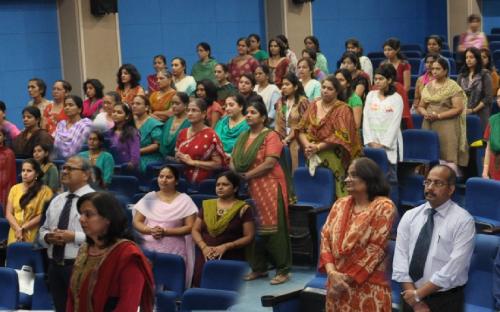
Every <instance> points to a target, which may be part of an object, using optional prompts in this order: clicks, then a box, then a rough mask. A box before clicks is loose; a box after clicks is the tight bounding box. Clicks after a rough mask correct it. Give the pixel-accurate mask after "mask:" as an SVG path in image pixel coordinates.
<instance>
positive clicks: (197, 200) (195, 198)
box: [189, 194, 217, 209]
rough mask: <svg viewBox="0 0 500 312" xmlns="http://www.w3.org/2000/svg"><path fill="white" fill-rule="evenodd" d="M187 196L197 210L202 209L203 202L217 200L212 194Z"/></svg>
mask: <svg viewBox="0 0 500 312" xmlns="http://www.w3.org/2000/svg"><path fill="white" fill-rule="evenodd" d="M189 196H190V197H191V199H192V200H193V202H194V204H195V205H196V207H198V209H201V208H202V205H203V201H204V200H208V199H215V198H217V195H213V194H191V195H189Z"/></svg>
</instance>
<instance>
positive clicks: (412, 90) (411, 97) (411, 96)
mask: <svg viewBox="0 0 500 312" xmlns="http://www.w3.org/2000/svg"><path fill="white" fill-rule="evenodd" d="M414 99H415V87H410V90H409V91H408V100H409V101H410V102H412V103H413V100H414Z"/></svg>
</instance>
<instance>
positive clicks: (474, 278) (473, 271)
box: [465, 234, 500, 312]
mask: <svg viewBox="0 0 500 312" xmlns="http://www.w3.org/2000/svg"><path fill="white" fill-rule="evenodd" d="M499 246H500V237H499V236H496V235H485V234H477V235H476V242H475V246H474V253H473V254H472V258H471V262H470V268H469V279H468V281H467V285H466V287H465V311H466V312H493V311H496V310H495V302H494V299H493V293H492V290H493V279H494V278H495V276H494V272H495V270H494V261H495V257H496V255H497V252H498V247H499Z"/></svg>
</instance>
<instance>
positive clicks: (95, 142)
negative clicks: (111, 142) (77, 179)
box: [78, 130, 115, 185]
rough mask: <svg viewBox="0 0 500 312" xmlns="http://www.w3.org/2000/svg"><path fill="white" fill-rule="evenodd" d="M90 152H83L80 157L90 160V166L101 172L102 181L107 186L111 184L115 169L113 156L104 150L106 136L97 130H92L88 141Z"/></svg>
mask: <svg viewBox="0 0 500 312" xmlns="http://www.w3.org/2000/svg"><path fill="white" fill-rule="evenodd" d="M87 145H88V146H89V149H88V151H83V152H81V153H80V154H78V155H79V156H81V157H83V158H85V159H88V160H89V162H90V164H91V165H92V166H93V167H94V166H95V167H97V168H99V170H101V176H102V181H103V183H104V184H105V185H109V184H111V178H112V176H113V171H114V169H115V160H114V159H113V155H111V154H110V153H108V152H106V151H104V150H103V145H104V134H103V133H102V132H100V131H97V130H92V131H91V132H90V134H89V139H88V140H87Z"/></svg>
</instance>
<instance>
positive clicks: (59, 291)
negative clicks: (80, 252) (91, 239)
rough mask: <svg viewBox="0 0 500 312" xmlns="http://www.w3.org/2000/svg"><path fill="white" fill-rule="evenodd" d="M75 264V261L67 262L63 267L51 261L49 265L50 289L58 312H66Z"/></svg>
mask: <svg viewBox="0 0 500 312" xmlns="http://www.w3.org/2000/svg"><path fill="white" fill-rule="evenodd" d="M73 263H74V260H65V263H64V264H62V265H60V264H56V263H55V262H54V261H53V260H50V263H49V289H50V293H51V294H52V299H53V300H54V308H55V310H56V311H57V312H64V311H66V300H67V298H68V289H69V280H70V278H71V272H72V271H73Z"/></svg>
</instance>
